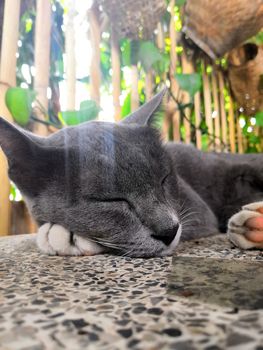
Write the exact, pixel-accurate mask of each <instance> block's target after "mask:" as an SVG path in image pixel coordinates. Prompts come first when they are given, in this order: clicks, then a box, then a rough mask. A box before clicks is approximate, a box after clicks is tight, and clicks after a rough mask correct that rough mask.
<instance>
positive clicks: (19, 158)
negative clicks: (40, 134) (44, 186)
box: [0, 117, 39, 166]
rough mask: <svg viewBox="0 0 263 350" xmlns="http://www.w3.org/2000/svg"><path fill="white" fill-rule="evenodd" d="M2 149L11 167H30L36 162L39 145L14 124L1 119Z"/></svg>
mask: <svg viewBox="0 0 263 350" xmlns="http://www.w3.org/2000/svg"><path fill="white" fill-rule="evenodd" d="M0 147H1V148H2V150H3V152H4V154H5V155H6V157H7V160H8V163H9V165H12V164H14V163H15V164H17V165H21V166H29V165H30V164H32V163H33V162H34V159H35V156H36V155H37V152H38V148H39V147H38V145H37V144H36V143H35V142H34V141H33V140H32V139H31V138H30V137H29V136H28V135H27V133H26V132H25V131H24V130H22V129H21V130H20V129H19V128H17V127H16V126H14V125H13V124H11V123H9V122H8V121H6V120H5V119H4V118H1V117H0Z"/></svg>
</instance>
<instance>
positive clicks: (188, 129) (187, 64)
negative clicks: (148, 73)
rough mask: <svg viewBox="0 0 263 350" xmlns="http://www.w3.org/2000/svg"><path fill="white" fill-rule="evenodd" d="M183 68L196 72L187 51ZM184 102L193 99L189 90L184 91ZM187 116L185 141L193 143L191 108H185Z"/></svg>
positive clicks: (189, 72) (186, 70) (183, 59)
mask: <svg viewBox="0 0 263 350" xmlns="http://www.w3.org/2000/svg"><path fill="white" fill-rule="evenodd" d="M182 68H183V73H185V74H191V73H193V72H194V67H193V65H192V63H191V62H190V61H189V60H188V59H187V57H186V55H185V53H183V54H182ZM182 95H183V103H185V104H187V103H189V102H190V101H191V97H190V95H189V93H188V92H186V91H184V92H183V94H182ZM184 113H185V116H186V117H187V119H186V118H184V128H185V143H191V122H190V119H191V110H190V108H187V109H185V112H184Z"/></svg>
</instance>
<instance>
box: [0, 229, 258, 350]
mask: <svg viewBox="0 0 263 350" xmlns="http://www.w3.org/2000/svg"><path fill="white" fill-rule="evenodd" d="M34 240H35V237H34V236H33V235H23V236H13V237H6V238H1V239H0V281H1V282H0V349H1V350H11V349H12V350H18V349H19V350H29V349H30V350H42V349H48V350H53V349H72V350H77V349H151V350H154V349H156V350H157V349H158V350H160V349H175V350H191V349H206V350H217V349H231V350H232V349H233V350H234V349H236V350H242V349H244V350H248V349H256V350H262V349H263V309H262V308H261V306H262V302H263V300H262V297H263V291H262V289H263V286H262V283H261V281H262V272H263V271H262V270H263V269H262V266H263V254H262V252H260V251H251V252H242V251H240V250H239V249H236V248H233V247H231V245H230V243H228V241H227V240H226V238H225V237H224V236H223V235H222V236H215V237H211V238H210V239H208V240H207V239H206V240H199V241H193V242H188V243H183V244H181V245H180V246H179V248H178V250H177V253H176V255H175V256H174V257H173V258H170V257H169V258H154V259H147V260H144V259H131V258H128V257H114V256H109V255H98V256H94V257H54V256H52V257H50V256H44V255H42V254H40V253H39V252H38V251H37V248H36V246H35V241H34ZM227 261H228V262H230V263H231V264H232V263H234V268H233V269H232V268H230V270H231V271H230V272H229V271H228V272H227V269H229V267H226V266H225V265H224V264H225V263H226V262H227ZM221 262H222V264H223V265H222V264H221ZM239 263H240V266H241V267H240V269H239V270H238V267H237V266H238V264H239ZM244 263H245V265H244ZM246 263H247V264H246ZM231 264H230V267H231V266H232V265H231ZM222 271H223V272H224V271H226V275H227V277H226V278H225V279H222ZM229 273H230V274H229ZM231 273H232V275H231ZM253 273H255V275H253ZM223 275H224V274H223ZM198 276H199V277H198ZM204 276H205V279H204V280H203V278H202V277H204ZM217 276H221V277H220V278H219V277H217ZM229 276H230V277H231V276H232V277H231V279H233V284H234V285H236V286H238V285H239V284H238V283H239V282H240V281H241V282H242V283H243V285H249V286H250V285H251V293H252V294H251V298H248V295H244V294H245V293H243V294H242V291H240V290H238V289H239V288H238V287H236V288H234V289H233V293H234V295H235V296H237V299H238V300H239V302H241V305H242V300H243V301H244V303H246V300H247V299H251V300H254V299H255V294H254V296H253V293H257V294H256V295H258V297H257V298H256V299H257V301H256V303H254V304H253V303H252V304H251V305H250V304H249V303H248V304H247V306H246V307H245V308H244V309H243V308H242V306H241V307H240V305H239V306H238V307H237V306H235V302H234V303H232V302H233V300H232V301H231V300H230V299H231V298H230V297H229V295H228V296H227V297H224V293H223V294H222V291H225V290H227V289H228V288H229V287H231V286H232V280H229ZM246 276H248V283H247V284H246ZM225 280H226V281H225ZM251 281H252V282H251ZM253 281H254V282H255V281H258V283H254V282H253ZM235 283H237V284H235ZM249 290H250V289H249V288H248V293H249ZM200 291H201V292H200ZM211 291H212V292H211ZM206 292H207V293H206ZM237 292H238V293H237ZM198 293H199V294H198ZM258 293H259V294H260V295H259V294H258ZM221 294H222V297H221V298H219V300H217V298H213V297H212V299H211V298H209V296H211V295H212V296H213V295H221ZM230 294H231V295H232V292H231V293H230ZM202 295H204V296H205V298H202ZM232 296H233V295H232ZM242 298H243V299H242ZM234 299H235V298H234ZM229 300H230V304H228V302H229ZM224 303H225V304H224ZM244 305H245V304H244ZM246 308H247V309H246Z"/></svg>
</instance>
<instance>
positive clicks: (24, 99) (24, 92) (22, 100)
mask: <svg viewBox="0 0 263 350" xmlns="http://www.w3.org/2000/svg"><path fill="white" fill-rule="evenodd" d="M35 98H36V92H35V91H33V90H30V89H22V88H20V87H15V88H9V89H8V90H7V91H6V94H5V103H6V106H7V108H8V109H9V111H10V113H11V114H12V116H13V118H14V120H15V121H16V122H17V123H18V124H20V125H22V126H25V125H27V123H28V122H29V118H30V115H31V112H32V102H33V101H34V100H35Z"/></svg>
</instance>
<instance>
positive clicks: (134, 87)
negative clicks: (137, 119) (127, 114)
mask: <svg viewBox="0 0 263 350" xmlns="http://www.w3.org/2000/svg"><path fill="white" fill-rule="evenodd" d="M139 104H140V103H139V92H138V68H137V66H135V65H132V67H131V111H132V112H134V111H136V109H138V108H139Z"/></svg>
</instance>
